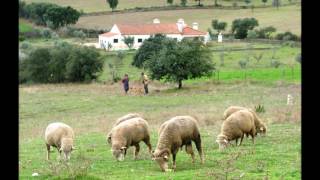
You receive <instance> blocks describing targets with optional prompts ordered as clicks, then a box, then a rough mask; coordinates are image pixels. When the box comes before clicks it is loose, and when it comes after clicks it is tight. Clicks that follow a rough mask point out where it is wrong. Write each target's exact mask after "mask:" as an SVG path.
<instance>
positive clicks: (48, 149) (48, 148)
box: [46, 144, 50, 160]
mask: <svg viewBox="0 0 320 180" xmlns="http://www.w3.org/2000/svg"><path fill="white" fill-rule="evenodd" d="M46 146H47V160H49V153H50V145H49V144H46Z"/></svg>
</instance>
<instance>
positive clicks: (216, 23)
mask: <svg viewBox="0 0 320 180" xmlns="http://www.w3.org/2000/svg"><path fill="white" fill-rule="evenodd" d="M211 26H212V28H213V29H215V30H217V31H218V32H220V31H224V30H225V29H226V27H227V23H226V22H219V21H218V20H216V19H214V20H212V21H211Z"/></svg>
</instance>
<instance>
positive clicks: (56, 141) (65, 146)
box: [44, 122, 76, 160]
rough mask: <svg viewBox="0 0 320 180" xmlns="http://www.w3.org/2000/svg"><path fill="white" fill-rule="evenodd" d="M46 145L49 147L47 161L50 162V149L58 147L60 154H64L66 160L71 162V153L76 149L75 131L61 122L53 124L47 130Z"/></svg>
mask: <svg viewBox="0 0 320 180" xmlns="http://www.w3.org/2000/svg"><path fill="white" fill-rule="evenodd" d="M44 136H45V144H46V146H47V160H49V153H50V147H51V146H53V147H56V148H57V150H58V152H59V153H60V157H61V153H62V152H63V154H64V159H65V160H69V159H70V156H71V151H72V150H75V149H76V148H75V147H74V146H73V142H74V132H73V129H72V128H71V127H70V126H68V125H66V124H64V123H61V122H55V123H51V124H49V125H48V126H47V128H46V130H45V135H44Z"/></svg>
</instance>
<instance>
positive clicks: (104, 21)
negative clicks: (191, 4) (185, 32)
mask: <svg viewBox="0 0 320 180" xmlns="http://www.w3.org/2000/svg"><path fill="white" fill-rule="evenodd" d="M195 14H196V16H195ZM245 17H254V18H256V19H257V20H258V21H259V28H260V27H266V26H274V27H275V28H276V29H277V32H284V31H291V32H293V33H295V34H297V35H300V33H301V6H296V5H293V6H286V7H281V8H280V9H279V10H277V9H276V8H263V9H257V10H255V11H254V12H253V13H252V12H251V10H250V9H240V10H223V9H214V10H212V9H192V10H190V9H189V10H174V11H152V12H135V13H125V14H113V15H98V16H87V17H80V19H79V21H78V22H77V24H76V26H77V27H84V28H102V29H110V28H111V27H112V25H113V24H116V23H118V24H126V23H152V20H153V19H154V18H159V19H160V22H161V23H175V22H177V20H178V19H179V18H183V19H184V20H185V22H186V23H187V24H189V25H191V24H192V23H193V22H198V23H199V29H200V30H202V31H207V29H208V28H209V27H210V28H211V21H212V19H218V20H219V21H225V22H227V23H228V25H227V31H229V30H230V29H231V25H232V21H233V20H235V19H237V18H245Z"/></svg>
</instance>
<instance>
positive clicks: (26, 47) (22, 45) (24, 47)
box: [20, 42, 30, 49]
mask: <svg viewBox="0 0 320 180" xmlns="http://www.w3.org/2000/svg"><path fill="white" fill-rule="evenodd" d="M29 47H30V44H29V43H28V42H23V43H21V45H20V48H21V49H28V48H29Z"/></svg>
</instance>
